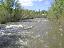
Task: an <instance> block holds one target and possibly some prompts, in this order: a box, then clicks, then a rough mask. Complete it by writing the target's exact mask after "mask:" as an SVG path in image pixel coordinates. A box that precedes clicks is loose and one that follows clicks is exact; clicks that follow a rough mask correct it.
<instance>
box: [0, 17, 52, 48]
mask: <svg viewBox="0 0 64 48" xmlns="http://www.w3.org/2000/svg"><path fill="white" fill-rule="evenodd" d="M0 26H1V27H0V48H48V42H46V39H47V34H48V32H50V31H51V30H52V27H51V24H50V22H49V21H48V19H45V18H35V19H29V20H23V21H22V22H9V23H7V24H5V25H0Z"/></svg>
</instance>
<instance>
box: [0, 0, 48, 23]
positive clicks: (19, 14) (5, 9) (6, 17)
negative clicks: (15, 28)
mask: <svg viewBox="0 0 64 48" xmlns="http://www.w3.org/2000/svg"><path fill="white" fill-rule="evenodd" d="M46 15H47V11H45V10H42V11H40V10H39V11H34V10H28V9H23V8H22V7H21V6H20V3H19V2H18V0H17V1H16V0H1V1H0V23H6V22H17V21H19V20H22V19H28V18H35V17H46Z"/></svg>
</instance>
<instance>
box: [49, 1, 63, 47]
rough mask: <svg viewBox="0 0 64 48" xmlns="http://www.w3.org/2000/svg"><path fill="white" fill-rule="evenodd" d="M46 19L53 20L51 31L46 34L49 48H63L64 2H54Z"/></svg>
mask: <svg viewBox="0 0 64 48" xmlns="http://www.w3.org/2000/svg"><path fill="white" fill-rule="evenodd" d="M48 18H52V19H53V21H52V25H53V30H52V32H49V33H48V37H49V41H48V42H49V48H64V46H63V45H64V41H63V40H64V33H63V32H64V30H63V29H64V28H63V27H64V25H63V24H64V22H63V20H64V0H54V2H53V4H52V7H51V8H50V9H49V11H48ZM54 18H55V19H54Z"/></svg>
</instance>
